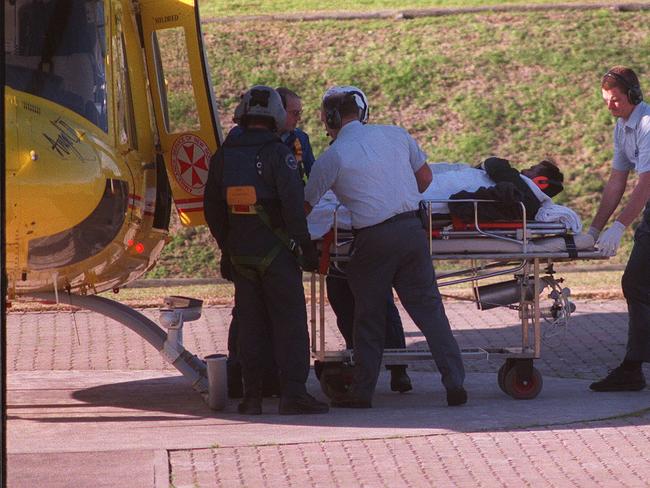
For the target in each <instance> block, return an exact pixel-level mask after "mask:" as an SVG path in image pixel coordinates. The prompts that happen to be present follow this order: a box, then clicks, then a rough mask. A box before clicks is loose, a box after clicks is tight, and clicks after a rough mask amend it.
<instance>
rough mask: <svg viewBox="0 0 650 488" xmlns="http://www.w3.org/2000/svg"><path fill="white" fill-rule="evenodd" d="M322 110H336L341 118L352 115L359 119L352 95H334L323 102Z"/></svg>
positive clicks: (355, 102) (357, 107) (357, 108)
mask: <svg viewBox="0 0 650 488" xmlns="http://www.w3.org/2000/svg"><path fill="white" fill-rule="evenodd" d="M323 108H324V109H325V110H332V109H335V108H336V109H338V111H339V113H340V114H341V118H345V117H347V116H349V115H354V116H355V117H356V118H357V119H358V118H359V106H358V105H357V101H356V100H355V98H354V94H353V93H335V94H334V95H330V96H329V97H327V98H325V99H324V100H323Z"/></svg>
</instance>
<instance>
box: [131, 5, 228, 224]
mask: <svg viewBox="0 0 650 488" xmlns="http://www.w3.org/2000/svg"><path fill="white" fill-rule="evenodd" d="M134 3H135V4H136V8H137V5H138V4H139V9H140V15H139V22H140V28H141V32H142V40H143V43H144V49H145V56H146V63H147V73H148V76H149V85H150V87H151V92H152V98H153V105H154V112H155V119H156V125H157V127H158V133H159V136H160V150H161V152H162V154H163V157H164V160H165V166H166V168H167V174H168V176H169V182H170V186H171V190H172V195H173V198H174V203H175V204H176V208H177V210H178V213H179V216H180V220H181V222H182V223H183V225H186V226H194V225H200V224H205V218H204V215H203V191H204V188H205V183H206V180H207V177H208V167H209V164H210V158H211V156H212V155H213V154H214V153H215V152H216V150H217V148H218V146H219V144H220V141H221V140H222V135H221V127H220V126H219V120H218V115H217V109H216V103H215V101H214V95H213V93H212V85H211V83H210V77H209V71H208V65H207V57H206V54H205V50H204V48H203V38H202V37H201V25H200V21H199V7H198V4H197V2H196V1H193V0H139V2H135V1H134Z"/></svg>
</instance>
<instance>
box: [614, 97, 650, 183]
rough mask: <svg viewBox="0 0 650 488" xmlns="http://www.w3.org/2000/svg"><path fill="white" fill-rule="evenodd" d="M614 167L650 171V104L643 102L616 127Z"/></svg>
mask: <svg viewBox="0 0 650 488" xmlns="http://www.w3.org/2000/svg"><path fill="white" fill-rule="evenodd" d="M612 166H613V168H614V169H618V170H621V171H631V170H636V172H637V173H645V172H646V171H650V105H648V104H647V103H645V102H641V103H640V104H638V105H637V106H636V107H635V108H634V111H633V112H632V114H630V117H629V118H628V119H627V121H626V120H623V119H622V118H619V119H618V120H617V121H616V126H615V127H614V160H613V163H612Z"/></svg>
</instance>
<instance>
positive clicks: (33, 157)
mask: <svg viewBox="0 0 650 488" xmlns="http://www.w3.org/2000/svg"><path fill="white" fill-rule="evenodd" d="M29 159H31V160H32V161H38V153H37V152H36V151H34V150H33V149H32V150H31V151H29Z"/></svg>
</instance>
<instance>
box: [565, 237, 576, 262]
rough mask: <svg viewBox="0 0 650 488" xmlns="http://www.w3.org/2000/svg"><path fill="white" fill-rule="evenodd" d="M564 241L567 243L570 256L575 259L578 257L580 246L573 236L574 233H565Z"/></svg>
mask: <svg viewBox="0 0 650 488" xmlns="http://www.w3.org/2000/svg"><path fill="white" fill-rule="evenodd" d="M562 237H564V243H565V244H566V250H567V252H568V253H569V257H570V258H572V259H575V258H577V257H578V247H577V246H576V241H575V239H574V238H573V235H571V234H566V235H563V236H562Z"/></svg>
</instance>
